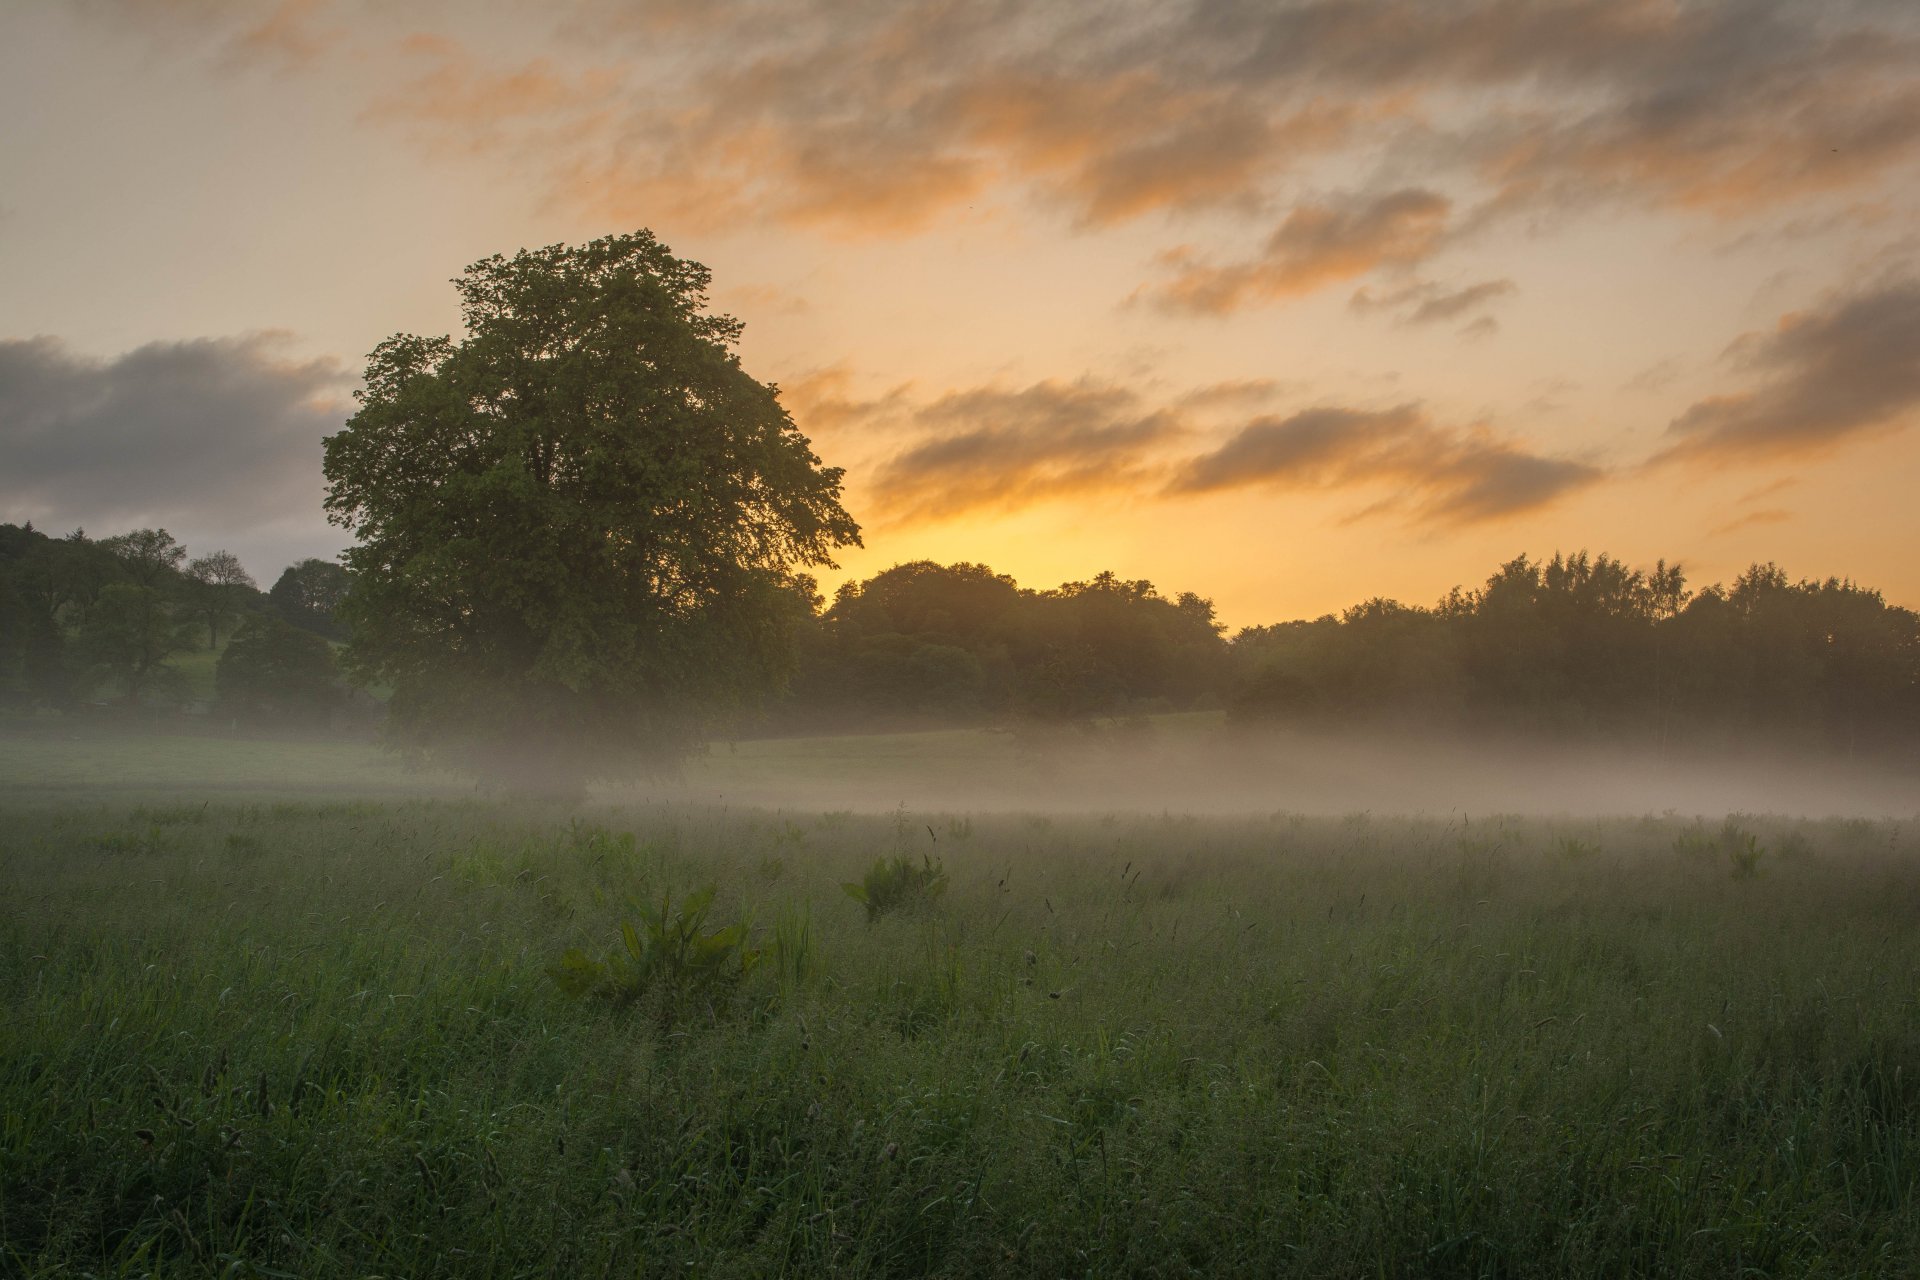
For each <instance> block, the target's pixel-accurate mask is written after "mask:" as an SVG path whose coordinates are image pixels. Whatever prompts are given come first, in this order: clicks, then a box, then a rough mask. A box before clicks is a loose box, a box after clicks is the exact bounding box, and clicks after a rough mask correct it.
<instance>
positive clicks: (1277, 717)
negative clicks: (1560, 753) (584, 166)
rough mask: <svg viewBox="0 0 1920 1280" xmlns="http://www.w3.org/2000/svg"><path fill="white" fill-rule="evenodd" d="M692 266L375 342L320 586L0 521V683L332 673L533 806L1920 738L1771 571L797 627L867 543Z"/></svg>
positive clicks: (468, 290) (629, 249)
mask: <svg viewBox="0 0 1920 1280" xmlns="http://www.w3.org/2000/svg"><path fill="white" fill-rule="evenodd" d="M709 282H710V274H709V272H708V271H707V269H706V268H705V267H704V266H701V265H700V264H699V263H697V262H692V261H688V260H684V259H680V258H676V257H674V256H673V255H672V254H671V253H669V252H668V251H667V249H666V246H664V245H662V244H661V243H660V242H659V241H658V240H657V239H655V238H654V237H653V235H652V234H651V233H649V232H647V231H645V230H641V231H636V232H633V233H630V234H626V235H617V236H608V237H605V238H603V239H600V240H596V241H593V242H591V243H589V244H586V245H580V246H567V245H549V246H546V247H545V248H541V249H536V250H524V249H523V250H521V251H520V252H518V253H516V254H515V255H514V256H513V257H511V258H507V257H503V256H497V255H496V256H494V257H491V258H486V259H483V260H481V261H479V262H476V263H474V264H473V265H472V266H470V267H468V268H467V269H466V271H465V272H463V273H462V275H461V276H460V277H459V278H458V279H457V280H455V281H454V285H455V288H456V290H457V292H458V294H459V299H460V306H461V315H462V319H463V323H464V329H465V333H464V336H461V337H458V338H456V337H453V336H437V337H436V336H421V335H414V334H396V335H394V336H393V337H391V338H389V339H387V340H386V341H384V342H382V343H381V344H380V345H379V346H378V347H376V348H375V349H374V351H373V353H372V354H371V356H370V357H369V359H368V363H367V368H366V374H365V378H364V385H363V386H362V388H361V390H360V391H359V392H357V393H356V395H357V397H358V400H359V409H358V410H357V411H356V412H355V413H354V414H353V415H352V417H351V418H349V419H348V421H347V422H346V423H345V424H344V425H343V426H342V428H341V430H340V431H339V432H338V433H337V434H335V435H333V436H331V437H329V438H328V439H327V440H326V442H325V452H324V458H323V468H324V471H325V474H326V479H327V497H326V511H327V515H328V518H329V520H331V521H332V522H333V523H335V524H337V525H339V526H340V527H341V528H342V529H343V530H345V531H346V532H347V534H349V535H350V536H351V537H352V539H353V545H352V546H351V547H350V548H349V549H348V550H347V551H346V552H345V553H344V554H343V556H342V563H340V564H331V563H328V562H323V561H313V560H310V561H306V562H303V563H302V564H300V565H295V566H291V567H289V568H288V569H287V571H286V572H285V573H284V574H282V575H281V578H280V579H279V580H278V581H277V582H275V584H274V586H273V588H272V590H270V591H268V592H264V593H263V592H260V591H259V590H258V589H257V587H256V585H255V584H254V583H253V581H252V580H251V579H250V578H249V577H248V576H247V574H246V572H245V570H244V569H243V568H241V566H240V565H239V563H238V562H237V561H236V560H234V558H233V557H231V556H229V555H226V554H225V553H224V552H215V553H212V554H210V555H207V556H203V557H200V558H198V559H193V558H189V557H188V555H187V553H186V551H185V549H184V548H182V547H180V546H179V545H178V544H177V543H176V542H175V541H174V539H172V538H171V537H170V536H169V535H168V534H167V533H166V532H165V531H164V530H157V529H142V530H135V531H133V532H131V533H128V534H123V535H120V536H118V537H114V538H107V539H102V540H99V541H93V540H90V539H88V538H86V537H85V536H84V535H83V534H80V533H75V534H74V535H71V536H69V537H67V538H60V539H55V538H49V537H47V536H45V535H44V534H41V533H39V532H38V531H36V530H34V529H32V528H31V526H21V527H14V526H0V698H4V699H5V700H7V701H9V702H11V703H12V704H14V705H16V706H33V707H52V708H62V709H70V708H74V707H77V706H82V705H86V704H89V703H98V702H101V701H107V702H118V703H121V704H139V703H142V702H146V701H152V700H158V699H164V698H166V697H168V696H170V695H171V696H175V697H177V696H178V688H179V685H180V672H179V670H178V668H177V666H176V660H177V659H179V658H180V657H181V656H182V655H183V654H186V653H189V652H191V651H194V650H200V651H203V652H204V651H211V650H218V662H217V669H216V672H215V686H216V694H215V698H214V705H215V708H216V709H217V710H220V711H224V712H230V713H231V714H233V715H234V716H235V717H236V718H238V717H240V716H246V717H248V718H274V717H279V718H297V717H300V716H309V717H317V716H320V715H323V714H325V710H326V708H328V707H330V706H333V705H336V704H337V702H338V699H339V698H340V697H341V696H342V692H341V691H342V676H344V678H345V681H346V683H348V684H350V685H352V686H355V687H358V688H360V689H362V690H378V691H380V694H381V696H382V697H383V698H384V706H385V714H384V718H383V732H384V735H385V737H386V740H387V742H388V743H389V745H391V746H393V747H395V748H397V749H399V750H401V751H404V752H407V753H410V754H414V755H417V756H421V757H427V758H431V759H433V760H434V761H436V762H437V763H440V764H443V765H448V766H451V767H454V768H457V769H463V770H466V771H468V772H471V773H473V774H476V775H478V776H480V777H482V778H488V779H491V780H493V781H496V782H500V783H504V784H506V785H511V786H515V787H526V788H532V789H538V790H550V791H557V792H566V791H573V790H577V788H578V787H579V785H580V784H581V783H583V782H584V781H586V780H588V779H591V778H620V777H624V776H631V775H632V774H634V773H636V772H644V771H648V770H657V769H660V768H668V769H670V768H672V767H673V765H674V764H675V763H676V762H677V761H678V760H679V759H680V758H681V757H683V756H684V755H685V754H686V753H687V752H688V751H690V750H694V749H697V748H698V746H699V745H700V744H701V743H703V742H705V741H709V740H711V739H712V738H714V737H716V736H723V735H727V734H741V733H746V732H752V731H756V730H758V731H765V730H768V729H774V730H783V729H785V730H792V729H802V728H812V729H820V728H860V727H880V726H893V725H924V724H978V723H993V722H999V721H1009V720H1030V719H1040V720H1052V721H1056V722H1073V721H1078V722H1082V723H1085V722H1088V721H1092V720H1095V719H1099V718H1102V717H1108V718H1111V717H1138V716H1142V715H1146V714H1149V713H1152V712H1155V711H1163V710H1180V709H1198V708H1219V709H1224V710H1225V711H1226V712H1227V714H1229V715H1230V716H1232V717H1233V718H1235V719H1238V720H1242V721H1246V722H1266V723H1282V724H1294V725H1320V726H1325V725H1338V726H1353V725H1374V726H1396V727H1397V726H1406V725H1430V726H1434V727H1445V728H1465V729H1496V730H1515V731H1535V732H1550V733H1554V734H1557V735H1567V734H1574V735H1584V736H1605V737H1612V738H1616V739H1619V740H1621V741H1623V742H1631V743H1633V744H1636V745H1642V746H1645V745H1654V746H1660V745H1665V744H1669V743H1676V742H1682V741H1688V742H1694V741H1698V742H1713V741H1719V742H1723V743H1730V742H1741V741H1753V740H1763V741H1765V742H1767V743H1772V744H1779V745H1785V746H1791V747H1799V748H1808V749H1836V750H1842V751H1859V750H1867V749H1875V748H1883V747H1898V748H1900V749H1905V750H1912V749H1916V748H1920V621H1917V620H1916V616H1915V614H1914V613H1913V612H1912V611H1911V610H1908V609H1904V608H1900V607H1897V606H1894V605H1890V604H1888V603H1887V602H1886V601H1885V600H1884V599H1883V598H1882V597H1881V595H1880V593H1879V592H1877V591H1874V590H1871V589H1869V588H1866V587H1863V586H1860V585H1857V584H1855V583H1852V582H1849V581H1843V580H1840V579H1833V578H1829V579H1825V580H1802V581H1793V580H1790V579H1789V578H1788V577H1787V576H1786V574H1784V573H1783V572H1782V571H1781V570H1779V569H1778V568H1776V567H1775V566H1773V565H1770V564H1769V565H1756V566H1754V567H1753V568H1751V569H1749V570H1748V571H1747V572H1746V573H1744V574H1742V575H1740V577H1739V578H1737V579H1736V580H1735V581H1734V582H1733V583H1732V584H1731V585H1724V586H1723V585H1713V586H1708V587H1705V588H1701V589H1699V590H1692V589H1690V588H1689V586H1688V584H1687V581H1686V578H1685V575H1684V574H1683V573H1682V571H1681V570H1680V568H1679V567H1678V566H1676V565H1668V564H1665V563H1660V564H1657V565H1655V566H1654V567H1653V568H1652V569H1650V570H1642V569H1635V568H1631V567H1629V566H1628V565H1626V564H1624V563H1623V562H1621V561H1619V560H1617V559H1614V558H1613V557H1611V556H1608V555H1604V554H1599V555H1589V554H1588V553H1586V552H1576V553H1573V554H1570V555H1561V554H1556V555H1555V556H1554V557H1553V558H1552V559H1551V560H1547V561H1536V560H1533V559H1530V558H1528V557H1525V556H1522V557H1520V558H1517V559H1515V560H1512V561H1510V562H1508V563H1507V564H1504V565H1501V566H1499V567H1498V568H1497V569H1496V570H1495V571H1494V572H1493V573H1492V574H1491V575H1490V576H1489V577H1488V578H1487V579H1486V581H1485V583H1484V584H1483V585H1482V586H1480V587H1477V588H1473V589H1471V590H1468V589H1455V590H1453V591H1451V592H1449V593H1448V594H1447V595H1446V596H1445V597H1444V598H1442V599H1441V600H1439V601H1437V602H1436V603H1435V604H1433V605H1431V606H1425V607H1423V606H1417V605H1406V604H1402V603H1400V602H1397V601H1393V600H1384V599H1373V600H1368V601H1366V602H1364V603H1362V604H1359V605H1356V606H1354V607H1353V608H1351V609H1348V610H1347V611H1345V612H1344V613H1341V614H1338V615H1327V616H1325V617H1320V618H1315V619H1312V620H1302V621H1295V622H1283V623H1277V624H1274V625H1271V626H1257V627H1249V628H1245V629H1243V630H1241V631H1239V632H1238V633H1236V634H1234V635H1232V636H1228V635H1227V634H1226V631H1225V628H1223V627H1222V626H1221V625H1220V623H1219V621H1218V619H1217V617H1216V616H1215V613H1214V608H1213V605H1212V603H1211V602H1210V601H1208V600H1206V599H1204V598H1202V597H1200V596H1198V595H1195V594H1193V593H1190V592H1181V593H1175V594H1172V595H1168V594H1163V593H1162V592H1161V591H1159V590H1158V589H1157V588H1156V587H1155V586H1154V585H1153V584H1152V583H1149V582H1145V581H1139V580H1130V579H1126V578H1122V577H1119V576H1118V575H1116V574H1113V573H1100V574H1097V575H1095V576H1094V577H1091V578H1089V579H1087V580H1085V581H1081V582H1070V583H1066V584H1063V585H1061V586H1059V587H1056V588H1052V589H1048V590H1034V589H1031V588H1026V587H1022V586H1020V585H1019V584H1018V583H1016V582H1015V581H1014V580H1013V579H1012V578H1010V577H1007V576H1006V575H1004V574H1000V573H996V572H994V571H993V570H992V569H990V568H988V567H986V566H983V565H977V564H964V563H963V564H954V565H938V564H932V563H928V562H916V563H912V564H902V565H896V566H894V567H893V568H891V569H888V570H886V571H884V572H882V573H878V574H875V575H874V576H872V577H870V578H867V579H865V580H863V581H856V582H851V583H848V584H846V585H844V586H842V587H840V588H839V590H838V591H837V592H836V593H835V596H834V599H833V601H832V603H831V604H830V605H829V604H827V602H826V601H824V600H822V599H821V598H820V597H819V595H818V592H817V584H816V580H815V579H814V578H813V577H811V576H810V574H811V573H812V572H813V571H815V570H819V569H832V568H834V567H836V566H835V564H834V561H833V556H834V555H835V554H836V553H837V551H838V550H839V549H840V548H844V547H848V546H859V545H861V543H860V529H859V526H858V524H857V523H856V522H855V521H854V520H853V518H852V517H851V516H850V515H849V514H848V513H847V511H846V510H845V509H844V508H843V507H842V506H841V504H840V495H841V485H842V479H843V473H842V471H841V470H840V469H839V468H837V467H828V466H825V465H823V464H822V462H821V460H820V459H819V458H818V457H817V456H815V455H814V453H813V451H812V447H811V444H810V442H809V441H808V440H807V438H806V436H804V435H803V434H801V432H800V431H799V430H798V428H797V427H796V426H795V424H794V422H793V420H792V418H791V417H790V416H789V415H788V413H787V411H786V408H785V406H784V405H783V404H782V403H781V401H780V398H779V390H778V388H777V387H774V386H771V385H769V384H766V383H762V382H759V381H756V380H755V379H754V378H753V377H751V376H750V375H749V374H748V373H747V372H746V371H745V370H744V369H743V368H742V367H741V364H740V360H739V356H738V354H737V352H736V350H735V347H736V345H737V342H738V339H739V337H740V333H741V326H740V323H739V322H738V321H737V320H735V319H733V318H731V317H729V316H726V315H722V314H715V313H713V312H711V311H709V310H708V308H707V288H708V285H709ZM223 635H225V636H229V637H230V639H228V640H227V641H226V642H225V643H224V644H222V636H223ZM336 644H338V645H339V646H340V647H339V652H338V662H339V668H338V670H337V671H336V668H335V662H336V654H335V649H334V645H336Z"/></svg>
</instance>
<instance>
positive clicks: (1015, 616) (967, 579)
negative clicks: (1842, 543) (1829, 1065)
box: [772, 551, 1920, 752]
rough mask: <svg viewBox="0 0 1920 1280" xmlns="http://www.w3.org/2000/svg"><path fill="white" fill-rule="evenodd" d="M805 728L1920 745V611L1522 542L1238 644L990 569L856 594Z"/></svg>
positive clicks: (818, 667)
mask: <svg viewBox="0 0 1920 1280" xmlns="http://www.w3.org/2000/svg"><path fill="white" fill-rule="evenodd" d="M798 648H799V660H798V668H797V671H796V674H795V676H794V679H793V683H792V686H791V692H790V695H789V697H788V698H787V700H786V701H785V702H784V703H782V704H780V706H779V707H778V708H776V710H775V711H774V713H773V717H772V718H773V720H774V722H775V723H781V724H788V725H795V726H799V725H807V724H822V725H865V726H880V725H905V724H913V723H961V722H982V721H992V720H997V719H1004V718H1008V717H1040V718H1068V719H1074V718H1079V719H1085V718H1089V717H1125V716H1137V715H1143V714H1148V713H1152V712H1157V711H1169V710H1193V709H1203V708H1219V709H1224V710H1225V711H1226V712H1227V713H1228V714H1229V715H1230V716H1231V717H1232V718H1234V719H1236V720H1239V721H1242V722H1248V723H1266V724H1288V725H1297V726H1302V727H1309V726H1310V727H1319V728H1328V727H1362V726H1369V727H1379V728H1392V727H1405V726H1415V725H1418V726H1424V727H1431V728H1445V729H1464V730H1479V731H1487V730H1494V731H1517V732H1538V733H1550V734H1553V735H1556V736H1576V737H1585V738H1607V739H1614V740H1618V741H1621V742H1625V743H1631V744H1634V745H1640V746H1665V745H1669V744H1683V743H1691V744H1698V745H1709V744H1714V745H1737V744H1740V743H1742V742H1749V743H1751V742H1760V741H1764V742H1766V743H1771V744H1778V745H1781V746H1786V747H1799V748H1812V749H1829V750H1838V751H1843V752H1844V751H1860V750H1868V749H1883V748H1889V747H1891V748H1900V749H1913V748H1915V747H1920V615H1916V614H1915V613H1914V612H1913V611H1912V610H1910V609H1906V608H1902V607H1900V606H1897V605H1892V604H1889V603H1887V601H1886V600H1885V598H1884V597H1883V596H1882V595H1881V593H1880V592H1878V591H1875V590H1872V589H1870V588H1867V587H1863V586H1860V585H1858V584H1855V583H1853V582H1850V581H1845V580H1842V579H1837V578H1826V579H1808V580H1800V581H1794V580H1791V579H1789V577H1788V576H1787V574H1786V573H1785V572H1784V571H1782V570H1781V569H1780V568H1778V567H1777V566H1775V565H1772V564H1757V565H1754V566H1753V567H1751V568H1750V569H1748V570H1747V571H1746V572H1745V573H1743V574H1741V575H1740V576H1739V577H1737V578H1736V579H1735V580H1734V581H1733V582H1732V583H1731V584H1730V585H1721V584H1714V585H1711V586H1706V587H1703V588H1700V589H1698V590H1692V589H1689V587H1688V585H1687V581H1686V577H1685V574H1684V572H1683V571H1682V569H1681V567H1680V566H1679V565H1677V564H1667V563H1665V562H1661V563H1659V564H1657V565H1655V566H1654V567H1653V568H1652V569H1648V570H1641V569H1635V568H1632V567H1630V566H1628V565H1627V564H1625V563H1624V562H1622V561H1620V560H1618V559H1616V558H1614V557H1612V556H1609V555H1606V554H1604V553H1602V554H1589V553H1587V552H1585V551H1581V552H1575V553H1572V554H1556V555H1554V556H1553V557H1552V558H1551V559H1548V560H1535V559H1532V558H1529V557H1527V556H1520V557H1518V558H1516V559H1514V560H1511V561H1509V562H1507V563H1506V564H1503V565H1500V566H1499V567H1498V568H1497V569H1495V570H1494V572H1493V573H1492V574H1491V575H1489V576H1488V578H1487V579H1486V581H1485V583H1484V584H1483V585H1481V586H1479V587H1477V588H1473V589H1463V588H1458V587H1456V588H1454V589H1453V590H1452V591H1449V592H1448V593H1447V594H1446V595H1445V596H1443V597H1442V598H1441V599H1440V600H1438V601H1437V602H1435V603H1434V604H1433V605H1431V606H1425V607H1422V606H1417V605H1407V604H1402V603H1401V602H1399V601H1396V600H1388V599H1381V598H1375V599H1371V600H1367V601H1365V602H1363V603H1361V604H1357V605H1355V606H1353V607H1352V608H1349V609H1347V610H1345V611H1344V612H1342V613H1339V614H1327V615H1324V616H1322V617H1319V618H1314V619H1311V620H1300V621H1293V622H1282V623H1277V624H1273V625H1267V626H1253V627H1246V628H1243V629H1241V630H1240V631H1238V632H1237V633H1235V634H1233V635H1231V636H1228V635H1227V634H1226V632H1225V629H1224V628H1222V627H1221V626H1220V625H1219V623H1218V622H1217V621H1216V620H1215V616H1214V607H1213V604H1212V602H1211V601H1209V600H1206V599H1203V598H1201V597H1199V596H1197V595H1194V594H1192V593H1189V592H1183V593H1179V594H1177V595H1173V596H1165V595H1162V594H1161V593H1160V592H1159V591H1157V590H1156V589H1155V588H1154V587H1153V585H1152V584H1151V583H1148V582H1139V581H1127V580H1125V579H1121V578H1118V577H1116V576H1114V575H1113V574H1110V573H1103V574H1100V575H1098V576H1096V577H1094V578H1092V579H1090V580H1088V581H1086V582H1073V583H1067V584H1065V585H1064V586H1061V587H1058V588H1055V589H1052V590H1039V591H1036V590H1031V589H1028V588H1023V587H1020V586H1019V585H1018V584H1016V583H1015V582H1014V580H1013V579H1011V578H1009V577H1006V576H1005V575H1002V574H996V573H994V572H993V571H991V570H990V569H987V568H985V567H983V566H980V565H974V564H956V565H944V566H943V565H938V564H933V563H929V562H920V563H915V564H905V565H898V566H895V567H894V568H892V569H888V570H886V571H885V572H883V573H880V574H876V575H875V576H874V577H872V578H869V579H867V580H865V581H864V582H854V583H849V584H847V585H845V586H843V587H842V588H841V589H840V590H839V592H838V593H837V594H836V597H835V599H834V601H833V604H832V605H831V607H829V608H827V609H825V610H824V611H822V612H820V613H818V614H817V616H816V617H815V618H814V619H813V621H812V623H811V625H810V626H809V627H808V628H807V629H806V630H805V631H804V632H803V634H802V635H801V637H800V640H799V646H798Z"/></svg>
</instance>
